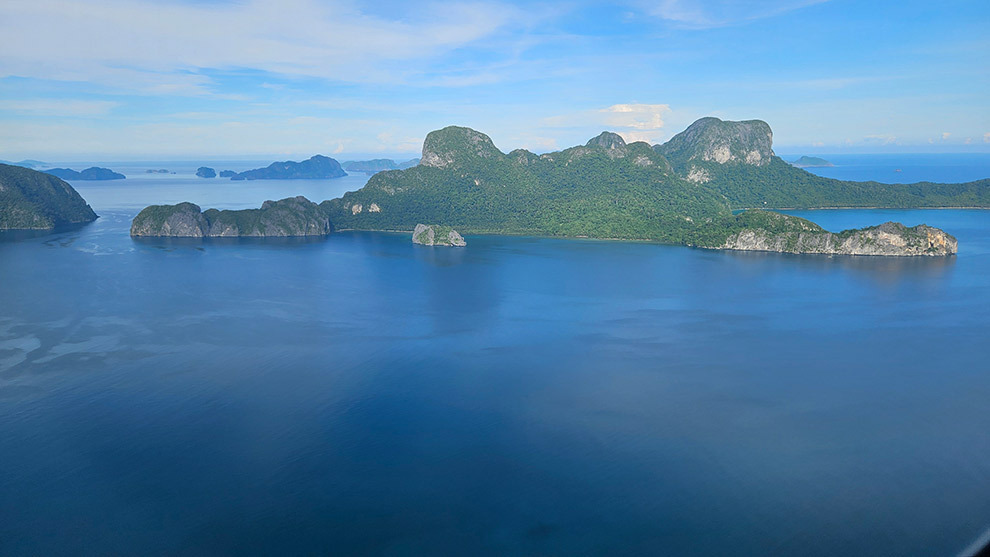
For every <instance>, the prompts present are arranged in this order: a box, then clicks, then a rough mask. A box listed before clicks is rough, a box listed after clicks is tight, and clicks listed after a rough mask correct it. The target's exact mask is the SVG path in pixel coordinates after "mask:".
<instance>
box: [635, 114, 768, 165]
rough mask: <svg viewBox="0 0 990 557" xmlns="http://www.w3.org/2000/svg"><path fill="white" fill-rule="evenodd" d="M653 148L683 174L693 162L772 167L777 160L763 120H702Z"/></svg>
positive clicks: (710, 118) (711, 118) (709, 118)
mask: <svg viewBox="0 0 990 557" xmlns="http://www.w3.org/2000/svg"><path fill="white" fill-rule="evenodd" d="M654 149H656V150H657V152H658V153H660V154H662V155H663V156H664V157H666V158H667V160H669V161H670V162H671V164H673V165H674V168H675V169H677V171H678V172H681V171H684V170H686V169H687V167H688V166H689V165H690V164H691V163H692V162H695V161H697V162H702V161H705V162H714V163H718V164H729V163H741V164H748V165H754V166H765V165H767V164H770V161H771V160H772V159H773V157H774V152H773V131H771V130H770V126H769V125H768V124H767V123H766V122H764V121H763V120H746V121H743V122H727V121H724V120H719V119H718V118H713V117H708V118H702V119H700V120H698V121H696V122H695V123H693V124H691V125H690V126H688V128H687V129H686V130H684V131H682V132H681V133H679V134H677V135H675V136H674V137H672V138H670V141H668V142H666V143H664V144H663V145H656V146H655V147H654Z"/></svg>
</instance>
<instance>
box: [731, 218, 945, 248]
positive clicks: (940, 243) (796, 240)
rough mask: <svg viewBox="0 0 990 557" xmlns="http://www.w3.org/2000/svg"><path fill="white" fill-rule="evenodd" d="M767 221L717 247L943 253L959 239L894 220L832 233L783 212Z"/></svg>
mask: <svg viewBox="0 0 990 557" xmlns="http://www.w3.org/2000/svg"><path fill="white" fill-rule="evenodd" d="M773 218H774V219H779V220H776V221H775V222H771V223H769V224H768V225H765V226H761V225H755V226H751V227H747V228H744V229H743V230H740V231H738V232H735V233H733V234H731V235H730V236H729V237H728V239H726V241H725V243H723V244H722V245H720V246H718V247H719V248H721V249H731V250H743V251H773V252H781V253H810V254H827V255H884V256H946V255H953V254H955V253H956V252H957V251H958V250H959V242H958V241H957V240H956V238H955V237H953V236H951V235H950V234H947V233H946V232H944V231H942V230H940V229H938V228H934V227H931V226H927V225H924V224H920V225H918V226H912V227H907V226H904V225H903V224H901V223H897V222H886V223H883V224H881V225H879V226H871V227H869V228H861V229H857V230H845V231H842V232H839V233H832V232H828V231H826V230H824V229H822V228H821V227H820V226H818V225H816V224H814V223H812V222H810V221H806V220H804V219H799V218H797V217H790V216H786V215H777V217H773Z"/></svg>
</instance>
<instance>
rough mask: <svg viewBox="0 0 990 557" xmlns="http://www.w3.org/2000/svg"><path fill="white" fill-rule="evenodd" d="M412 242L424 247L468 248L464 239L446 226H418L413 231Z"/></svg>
mask: <svg viewBox="0 0 990 557" xmlns="http://www.w3.org/2000/svg"><path fill="white" fill-rule="evenodd" d="M412 241H413V243H414V244H421V245H424V246H457V247H460V246H466V245H467V242H465V241H464V238H463V237H462V236H461V235H460V234H458V233H457V231H456V230H453V229H451V228H449V227H446V226H437V225H435V224H417V225H416V229H415V230H413V235H412Z"/></svg>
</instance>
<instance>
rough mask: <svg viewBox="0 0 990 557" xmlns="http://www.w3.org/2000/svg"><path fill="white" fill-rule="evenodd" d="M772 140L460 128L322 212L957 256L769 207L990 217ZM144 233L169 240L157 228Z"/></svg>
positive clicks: (563, 232)
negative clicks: (792, 151)
mask: <svg viewBox="0 0 990 557" xmlns="http://www.w3.org/2000/svg"><path fill="white" fill-rule="evenodd" d="M772 143H773V132H772V131H771V129H770V126H769V125H767V124H766V122H763V121H760V120H749V121H743V122H730V121H722V120H719V119H717V118H702V119H700V120H698V121H697V122H695V123H694V124H692V125H691V126H690V127H688V128H687V129H686V130H685V131H683V132H681V133H679V134H677V135H675V136H674V137H673V138H671V139H670V141H668V142H666V143H664V144H662V145H649V144H647V143H644V142H635V143H629V144H627V143H626V142H625V141H624V140H623V139H622V137H621V136H619V135H618V134H615V133H612V132H602V133H601V134H600V135H598V136H597V137H595V138H592V139H591V140H589V141H588V142H587V143H586V144H585V145H580V146H576V147H571V148H569V149H564V150H562V151H557V152H552V153H545V154H542V155H537V154H534V153H532V152H529V151H526V150H522V149H517V150H515V151H512V152H510V153H503V152H502V151H500V150H499V149H498V148H496V147H495V145H494V143H493V142H492V140H491V138H489V137H488V136H487V135H485V134H483V133H480V132H478V131H475V130H472V129H469V128H463V127H456V126H451V127H447V128H443V129H441V130H437V131H434V132H431V133H430V134H429V135H427V137H426V140H425V141H424V144H423V152H422V158H421V159H420V163H419V164H418V165H417V166H414V167H411V168H408V169H405V170H389V171H384V172H379V173H376V174H374V175H373V176H371V178H370V179H369V180H368V183H367V184H366V185H365V186H364V187H363V188H361V189H359V190H357V191H353V192H348V193H346V194H344V195H343V196H342V197H340V198H337V199H331V200H328V201H324V202H322V203H321V204H320V205H319V206H318V207H319V210H320V211H321V214H322V215H323V216H325V217H326V218H327V219H328V220H329V222H330V223H332V225H331V227H332V228H333V229H335V230H381V231H411V230H413V229H415V228H416V227H417V225H420V224H421V223H442V225H443V226H444V227H446V228H456V229H457V230H460V231H463V232H464V233H467V234H517V235H538V236H559V237H578V238H600V239H615V240H646V241H655V242H662V243H669V244H680V245H687V246H695V247H703V248H713V249H737V250H761V251H780V252H792V253H825V254H854V255H950V254H953V253H956V251H957V248H958V242H957V241H956V239H955V238H953V237H952V236H950V235H949V234H946V233H945V232H943V231H941V230H938V229H936V228H932V227H928V226H924V225H921V226H918V227H911V228H908V227H905V226H903V225H900V224H897V223H885V224H882V225H879V226H876V227H870V228H866V229H861V230H852V231H843V232H839V233H831V232H828V231H826V230H824V229H822V228H821V227H819V226H818V225H816V224H814V223H812V222H810V221H808V220H805V219H801V218H798V217H793V216H787V215H782V214H779V213H775V212H772V211H770V210H772V209H810V208H857V207H862V208H869V207H888V208H916V207H990V180H988V179H984V180H979V181H975V182H968V183H962V184H936V183H929V182H920V183H916V184H882V183H878V182H849V181H842V180H834V179H830V178H823V177H820V176H816V175H814V174H811V173H809V172H807V171H805V170H802V169H800V168H796V167H794V166H792V165H791V164H789V163H787V162H785V161H784V160H782V159H781V158H779V157H777V156H776V155H775V154H774V152H773V148H772ZM188 205H191V204H188ZM160 207H161V206H159V208H158V209H156V211H159V212H160V211H161V210H162V209H161V208H160ZM172 207H177V206H172ZM193 207H195V206H193ZM149 209H152V208H149ZM197 209H198V208H197ZM306 210H307V211H312V210H313V209H312V208H311V207H308V206H307V208H306ZM146 211H147V209H146ZM207 213H209V211H207ZM207 213H204V214H203V215H204V218H207V219H208V217H207ZM226 213H237V212H235V211H230V212H226ZM142 215H144V212H142ZM142 215H139V218H141V217H142ZM229 218H233V217H229ZM137 222H138V219H135V225H137ZM155 222H164V221H161V219H157V220H156V221H155ZM213 226H214V225H213V224H212V222H211V223H209V225H208V227H207V229H208V230H210V231H212V230H213ZM446 228H445V229H446ZM138 229H139V231H140V235H147V236H154V235H161V236H168V235H171V234H169V233H167V232H166V231H163V230H162V229H161V228H160V227H159V228H155V227H154V226H151V227H138ZM134 230H135V229H133V228H132V234H134ZM238 230H245V228H243V227H240V228H238ZM136 235H137V234H136ZM205 235H213V232H210V233H209V234H205Z"/></svg>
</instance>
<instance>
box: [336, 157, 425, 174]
mask: <svg viewBox="0 0 990 557" xmlns="http://www.w3.org/2000/svg"><path fill="white" fill-rule="evenodd" d="M417 164H419V159H411V160H408V161H404V162H399V163H397V162H395V161H394V160H392V159H372V160H368V161H345V162H343V163H341V167H343V169H344V170H346V171H348V172H382V171H384V170H403V169H406V168H412V167H413V166H416V165H417Z"/></svg>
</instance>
